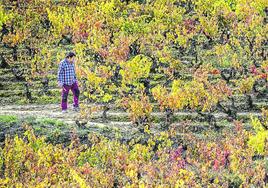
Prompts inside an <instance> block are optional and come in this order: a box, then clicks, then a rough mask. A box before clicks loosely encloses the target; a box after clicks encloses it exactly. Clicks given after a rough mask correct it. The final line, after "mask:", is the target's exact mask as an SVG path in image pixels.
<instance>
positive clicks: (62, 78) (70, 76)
mask: <svg viewBox="0 0 268 188" xmlns="http://www.w3.org/2000/svg"><path fill="white" fill-rule="evenodd" d="M75 81H76V74H75V65H74V63H69V62H68V61H67V60H66V59H64V60H62V61H61V62H60V65H59V68H58V82H59V83H61V84H62V85H63V84H66V85H72V84H73V83H74V82H75Z"/></svg>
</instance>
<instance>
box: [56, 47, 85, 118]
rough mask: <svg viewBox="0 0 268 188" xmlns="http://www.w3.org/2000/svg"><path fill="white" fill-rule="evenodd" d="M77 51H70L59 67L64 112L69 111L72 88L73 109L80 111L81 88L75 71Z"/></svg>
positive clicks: (59, 82)
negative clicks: (68, 102)
mask: <svg viewBox="0 0 268 188" xmlns="http://www.w3.org/2000/svg"><path fill="white" fill-rule="evenodd" d="M75 56H76V55H75V53H74V52H69V53H68V54H67V55H66V57H65V59H63V60H62V61H61V62H60V64H59V68H58V78H57V79H58V85H59V87H61V88H62V93H61V97H62V98H61V109H62V112H63V113H66V112H67V99H68V93H69V90H70V89H71V91H72V93H73V109H74V110H75V111H79V103H78V100H79V94H80V91H79V88H78V81H77V78H76V73H75V64H74V61H75Z"/></svg>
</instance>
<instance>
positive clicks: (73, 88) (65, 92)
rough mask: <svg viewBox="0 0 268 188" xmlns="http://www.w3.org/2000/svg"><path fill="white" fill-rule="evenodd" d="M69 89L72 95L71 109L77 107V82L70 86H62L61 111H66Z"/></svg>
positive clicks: (78, 92)
mask: <svg viewBox="0 0 268 188" xmlns="http://www.w3.org/2000/svg"><path fill="white" fill-rule="evenodd" d="M70 89H71V91H72V93H73V97H74V98H73V107H78V106H79V104H78V100H79V94H80V91H79V88H78V84H77V82H75V83H73V84H72V85H66V84H64V85H63V87H62V92H61V109H62V110H66V109H67V99H68V94H69V90H70Z"/></svg>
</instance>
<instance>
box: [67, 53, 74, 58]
mask: <svg viewBox="0 0 268 188" xmlns="http://www.w3.org/2000/svg"><path fill="white" fill-rule="evenodd" d="M74 56H76V55H75V53H74V52H68V54H67V55H66V58H69V57H74Z"/></svg>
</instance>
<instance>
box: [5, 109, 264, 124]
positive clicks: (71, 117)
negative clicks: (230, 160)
mask: <svg viewBox="0 0 268 188" xmlns="http://www.w3.org/2000/svg"><path fill="white" fill-rule="evenodd" d="M5 114H6V115H17V116H34V117H37V118H39V117H48V118H56V119H59V120H61V121H63V122H65V123H71V124H72V123H75V121H76V120H79V119H80V113H79V112H75V111H73V110H72V108H70V107H69V109H68V112H67V113H65V114H63V113H62V112H61V108H60V105H59V104H47V105H39V104H38V105H37V104H29V105H6V106H1V107H0V115H5ZM93 115H94V116H100V115H101V112H97V113H93ZM107 115H108V116H117V117H118V116H128V113H127V112H123V111H122V112H120V111H119V112H114V111H109V112H108V113H107ZM163 115H164V114H163V113H161V112H153V113H152V116H163ZM174 115H177V116H186V115H193V116H195V115H197V113H195V112H193V113H192V112H176V113H175V114H174ZM250 115H255V116H260V115H261V113H258V112H239V113H238V116H250ZM214 116H215V117H216V118H217V117H226V114H224V113H215V114H214ZM110 123H111V124H115V123H120V122H110ZM121 123H127V124H129V123H130V122H121Z"/></svg>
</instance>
